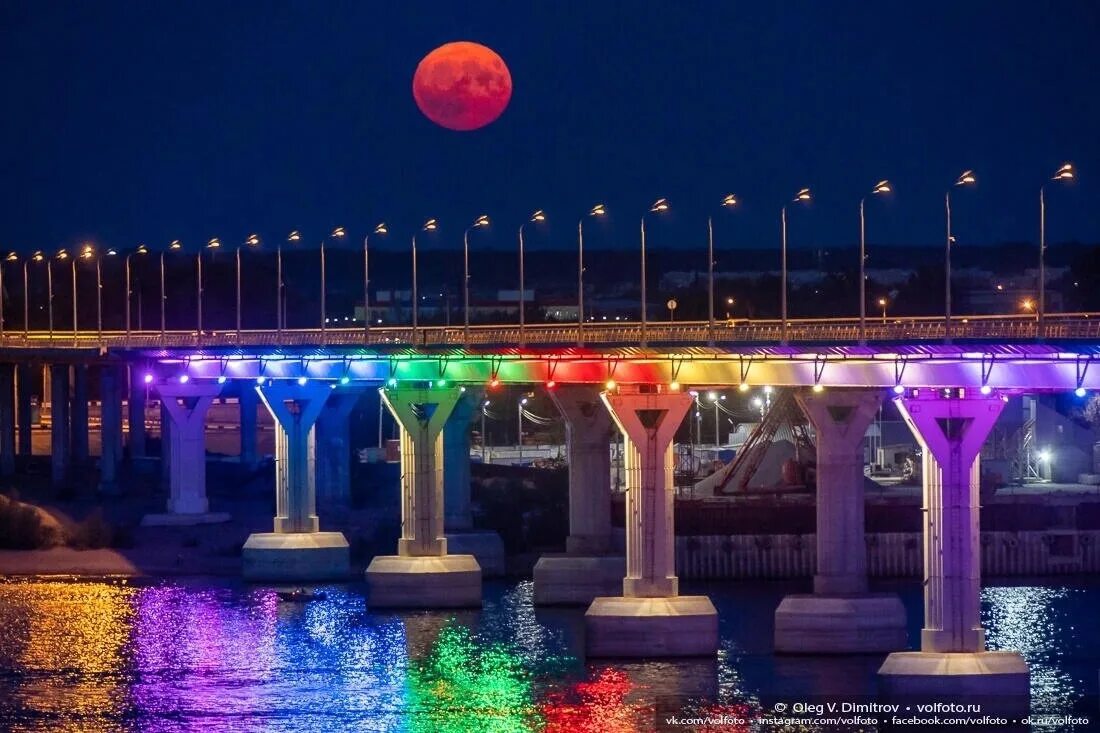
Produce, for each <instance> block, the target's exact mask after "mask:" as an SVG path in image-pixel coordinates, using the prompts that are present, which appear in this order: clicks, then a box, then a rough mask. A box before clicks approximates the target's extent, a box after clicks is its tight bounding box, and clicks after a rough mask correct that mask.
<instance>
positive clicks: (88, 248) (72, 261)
mask: <svg viewBox="0 0 1100 733" xmlns="http://www.w3.org/2000/svg"><path fill="white" fill-rule="evenodd" d="M92 256H94V253H93V250H92V245H90V244H85V245H84V248H83V249H82V250H81V252H80V257H81V258H82V259H87V258H89V257H92ZM57 259H59V260H69V267H70V270H71V271H72V283H73V340H74V341H75V340H76V337H77V319H76V310H77V309H76V257H75V256H74V257H70V256H69V253H68V252H66V251H65V250H61V251H60V252H58V253H57Z"/></svg>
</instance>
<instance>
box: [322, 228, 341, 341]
mask: <svg viewBox="0 0 1100 733" xmlns="http://www.w3.org/2000/svg"><path fill="white" fill-rule="evenodd" d="M344 235H345V232H344V227H336V228H335V229H333V230H332V231H331V232H330V233H329V235H328V237H325V238H324V239H322V240H321V341H322V342H324V340H325V329H326V328H327V324H328V310H327V306H326V305H325V242H327V241H328V239H329V238H330V237H331V238H332V239H343V238H344Z"/></svg>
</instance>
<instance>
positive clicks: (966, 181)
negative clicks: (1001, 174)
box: [943, 170, 978, 341]
mask: <svg viewBox="0 0 1100 733" xmlns="http://www.w3.org/2000/svg"><path fill="white" fill-rule="evenodd" d="M977 182H978V179H977V178H975V176H974V171H971V170H966V171H963V172H962V174H961V175H960V176H959V177H958V179H956V181H955V186H972V185H974V184H975V183H977ZM943 206H944V212H945V213H946V215H947V244H946V252H945V255H944V294H943V303H944V309H943V310H944V321H943V328H944V331H943V335H944V338H945V340H947V341H950V340H951V245H952V244H954V243H955V237H954V236H953V235H952V234H951V189H950V188H949V189H947V193H945V194H944V197H943Z"/></svg>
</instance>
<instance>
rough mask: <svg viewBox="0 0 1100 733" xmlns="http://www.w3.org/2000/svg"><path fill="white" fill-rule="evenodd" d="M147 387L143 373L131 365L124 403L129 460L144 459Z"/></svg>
mask: <svg viewBox="0 0 1100 733" xmlns="http://www.w3.org/2000/svg"><path fill="white" fill-rule="evenodd" d="M147 386H148V385H146V384H145V373H144V371H143V370H142V369H139V368H138V367H137V366H136V365H131V366H130V391H129V395H128V396H129V399H128V400H127V401H126V410H127V421H128V422H129V434H128V446H129V449H130V458H131V459H134V458H144V457H145V390H146V388H147Z"/></svg>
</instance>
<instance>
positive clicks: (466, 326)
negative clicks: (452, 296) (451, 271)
mask: <svg viewBox="0 0 1100 733" xmlns="http://www.w3.org/2000/svg"><path fill="white" fill-rule="evenodd" d="M487 226H489V217H488V216H486V215H485V214H482V215H481V216H479V217H478V218H476V219H474V223H473V224H471V225H470V226H468V227H466V231H464V232H463V233H462V340H463V342H464V343H465V344H466V346H469V345H470V232H472V231H473V230H474V229H480V228H481V227H487Z"/></svg>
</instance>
